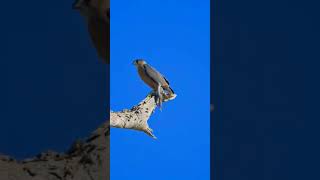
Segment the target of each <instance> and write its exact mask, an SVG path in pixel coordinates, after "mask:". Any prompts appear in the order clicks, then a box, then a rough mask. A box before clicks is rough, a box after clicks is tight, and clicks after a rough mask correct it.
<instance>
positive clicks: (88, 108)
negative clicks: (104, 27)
mask: <svg viewBox="0 0 320 180" xmlns="http://www.w3.org/2000/svg"><path fill="white" fill-rule="evenodd" d="M72 3H73V1H71V0H70V1H51V2H47V1H42V0H34V1H19V3H18V4H19V5H17V2H13V1H6V2H3V4H2V7H3V8H2V9H1V11H0V17H1V18H0V19H1V22H2V24H3V26H1V28H0V39H1V42H0V49H1V50H0V59H1V61H0V82H1V88H0V121H1V125H0V142H1V143H0V152H1V153H5V154H9V155H12V156H15V157H17V158H19V159H20V158H25V157H30V156H34V155H36V154H37V153H39V152H41V151H45V150H47V149H52V150H56V151H60V152H62V151H65V150H66V149H67V148H69V146H70V144H71V143H72V142H73V141H74V140H75V139H76V138H83V137H85V136H87V135H88V134H89V133H90V132H91V131H92V130H94V129H95V128H96V127H97V126H99V125H100V124H101V123H102V122H103V121H104V120H105V116H106V105H107V104H108V99H107V98H108V97H107V93H106V91H107V76H106V74H107V68H106V66H105V65H102V64H101V63H99V60H98V58H97V55H96V52H95V49H94V48H93V47H92V45H91V44H90V40H89V38H88V34H87V30H86V27H85V25H84V20H83V18H82V17H81V16H80V15H79V13H78V12H76V11H74V10H72V8H71V5H72ZM12 7H14V8H12Z"/></svg>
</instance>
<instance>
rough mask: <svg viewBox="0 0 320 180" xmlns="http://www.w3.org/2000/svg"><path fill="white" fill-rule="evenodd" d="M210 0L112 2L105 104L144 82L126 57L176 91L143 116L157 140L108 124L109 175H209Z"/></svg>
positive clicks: (135, 96)
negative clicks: (137, 60) (157, 73)
mask: <svg viewBox="0 0 320 180" xmlns="http://www.w3.org/2000/svg"><path fill="white" fill-rule="evenodd" d="M209 27H210V25H209V0H206V1H196V0H178V1H164V0H161V1H160V0H155V1H146V0H144V1H142V0H135V1H130V0H124V1H111V104H110V106H111V109H112V110H113V111H117V110H122V109H124V108H131V107H132V106H133V105H135V104H137V103H138V102H139V101H140V100H142V99H143V98H144V97H145V96H146V95H147V94H148V93H149V92H150V89H149V88H148V87H147V86H146V85H145V84H144V83H143V82H142V81H141V80H140V79H139V77H138V74H137V72H136V69H135V67H134V66H133V65H131V62H132V61H133V60H134V59H135V58H144V59H146V60H147V62H148V63H149V64H151V65H152V66H154V67H155V68H156V69H158V70H159V71H160V72H162V73H163V74H164V75H165V76H166V77H167V78H168V80H169V81H170V83H171V85H172V88H173V89H174V91H175V92H176V94H177V95H178V96H177V98H176V99H175V100H174V101H171V102H168V103H165V104H164V105H163V111H162V112H160V111H159V110H157V111H156V112H155V114H154V115H153V116H152V117H151V119H150V120H149V125H150V126H151V128H153V130H154V133H155V135H156V136H157V137H158V139H157V140H154V139H152V138H150V137H149V136H147V135H145V134H144V133H141V132H136V131H132V130H123V129H112V130H111V179H113V180H120V179H121V180H123V179H124V180H125V179H139V180H150V179H152V180H164V179H169V180H171V179H184V180H194V179H199V180H202V179H203V180H204V179H209V174H210V173H209V168H210V167H209V162H210V155H209V152H210V150H209V146H210V143H209V141H210V137H209V135H210V120H209V103H210V98H209V97H210V95H209V87H210V84H209V80H210V78H209V75H210V67H209V66H210V60H209V57H210V52H209V49H210V47H209V42H210V39H209V38H210V35H209V33H210V29H209Z"/></svg>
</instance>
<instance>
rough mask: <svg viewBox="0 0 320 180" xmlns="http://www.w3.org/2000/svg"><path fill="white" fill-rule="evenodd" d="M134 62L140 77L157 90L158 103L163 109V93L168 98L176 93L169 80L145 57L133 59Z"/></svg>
mask: <svg viewBox="0 0 320 180" xmlns="http://www.w3.org/2000/svg"><path fill="white" fill-rule="evenodd" d="M133 64H134V65H135V66H136V68H137V70H138V74H139V76H140V78H141V79H142V80H143V81H144V82H145V83H146V84H147V85H148V86H149V87H151V88H152V89H153V90H154V91H155V92H156V94H157V97H158V101H157V105H158V106H159V107H160V109H161V104H162V101H163V95H164V96H165V98H166V99H167V98H170V97H172V96H173V95H174V92H173V90H172V89H171V88H170V86H169V81H168V80H167V79H166V78H165V77H164V76H163V75H162V74H161V73H160V72H158V71H157V70H156V69H154V68H153V67H152V66H150V65H148V64H147V63H146V61H144V60H143V59H137V60H135V61H133Z"/></svg>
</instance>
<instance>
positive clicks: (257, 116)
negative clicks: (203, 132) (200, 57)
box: [211, 0, 320, 180]
mask: <svg viewBox="0 0 320 180" xmlns="http://www.w3.org/2000/svg"><path fill="white" fill-rule="evenodd" d="M318 7H319V2H318V1H304V2H302V1H294V0H293V1H287V0H281V1H279V0H271V1H254V0H244V1H238V0H216V1H213V4H212V9H211V12H212V15H213V16H212V19H211V20H212V27H213V28H212V30H213V31H212V34H213V36H212V46H211V47H212V51H211V52H212V55H213V56H212V61H213V63H212V69H211V72H212V77H213V78H212V86H213V90H214V91H213V94H212V96H211V97H212V99H213V102H214V103H215V104H216V106H215V112H214V113H213V116H212V117H213V121H212V128H211V132H212V134H213V136H212V138H213V139H212V147H213V153H212V164H213V167H212V177H213V179H215V180H220V179H223V180H258V179H259V180H271V179H272V180H278V179H279V180H283V179H290V180H292V179H298V180H300V179H320V178H319V171H318V167H319V161H320V156H319V152H320V146H319V143H318V142H319V125H320V123H319V119H320V118H319V110H318V109H319V95H318V94H319V87H320V86H319V83H318V82H319V65H320V63H319V59H320V58H319V41H320V37H319V31H320V24H319V10H318Z"/></svg>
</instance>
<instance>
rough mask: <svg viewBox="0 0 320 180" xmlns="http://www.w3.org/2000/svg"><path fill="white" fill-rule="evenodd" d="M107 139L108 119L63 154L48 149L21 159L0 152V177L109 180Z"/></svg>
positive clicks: (13, 179)
mask: <svg viewBox="0 0 320 180" xmlns="http://www.w3.org/2000/svg"><path fill="white" fill-rule="evenodd" d="M109 138H110V127H109V122H108V121H107V122H105V123H104V124H103V125H102V126H101V127H99V128H98V129H96V130H95V131H94V132H92V133H91V135H90V136H89V137H88V138H86V139H85V140H84V141H76V142H74V143H73V144H72V145H71V147H70V149H69V150H68V151H67V152H65V153H57V152H54V151H47V152H43V153H40V154H38V155H37V156H35V157H32V158H28V159H25V160H22V161H16V160H15V159H14V158H11V157H8V156H5V155H0V180H109V179H110V168H109V167H110V164H109V162H110V156H109V154H110V148H109V147H110V146H109Z"/></svg>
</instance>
